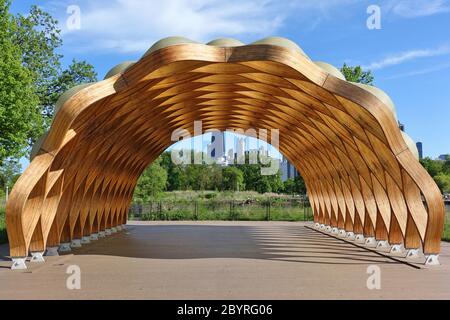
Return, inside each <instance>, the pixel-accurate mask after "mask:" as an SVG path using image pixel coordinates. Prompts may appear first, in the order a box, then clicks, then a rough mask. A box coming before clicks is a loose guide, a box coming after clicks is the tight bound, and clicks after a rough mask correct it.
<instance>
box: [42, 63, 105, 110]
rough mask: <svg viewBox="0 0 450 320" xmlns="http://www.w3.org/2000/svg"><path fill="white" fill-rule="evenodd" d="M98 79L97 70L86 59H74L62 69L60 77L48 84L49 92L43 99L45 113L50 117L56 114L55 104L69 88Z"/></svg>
mask: <svg viewBox="0 0 450 320" xmlns="http://www.w3.org/2000/svg"><path fill="white" fill-rule="evenodd" d="M95 81H97V72H95V69H94V67H93V66H92V65H91V64H89V63H87V62H86V61H76V60H75V59H73V60H72V63H71V64H70V65H69V67H68V68H67V69H66V70H64V71H62V72H61V74H59V75H58V77H57V78H56V79H55V80H54V81H53V82H52V83H50V84H49V85H48V87H47V88H48V89H47V90H48V93H47V94H46V96H45V98H44V99H43V100H44V101H45V102H44V106H43V115H44V117H45V118H46V119H50V118H52V117H53V115H54V106H55V104H56V101H58V98H59V97H60V96H61V95H62V94H63V93H64V92H66V91H67V90H69V89H70V88H72V87H75V86H77V85H80V84H84V83H91V82H95Z"/></svg>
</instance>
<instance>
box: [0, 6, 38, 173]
mask: <svg viewBox="0 0 450 320" xmlns="http://www.w3.org/2000/svg"><path fill="white" fill-rule="evenodd" d="M9 5H10V4H9V1H4V0H3V1H0V48H1V50H0V102H1V103H0V166H1V165H3V162H4V161H5V159H6V158H8V157H15V158H20V157H21V156H23V155H24V154H25V150H24V149H25V147H26V146H27V145H28V140H27V139H28V137H29V136H30V135H31V134H32V132H34V129H35V127H36V124H38V125H39V123H40V122H41V118H40V115H39V112H38V110H37V108H36V105H37V103H38V98H37V96H36V94H35V90H34V87H33V77H32V73H31V72H30V71H29V70H27V68H25V67H24V66H23V65H22V56H21V54H22V53H21V47H20V46H19V45H17V44H16V43H14V42H13V41H12V35H13V34H14V32H15V31H16V30H17V28H16V26H15V24H14V20H13V19H12V16H11V15H10V14H9Z"/></svg>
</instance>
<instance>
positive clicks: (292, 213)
mask: <svg viewBox="0 0 450 320" xmlns="http://www.w3.org/2000/svg"><path fill="white" fill-rule="evenodd" d="M129 218H130V219H131V220H168V221H173V220H243V221H263V220H266V221H270V220H272V221H311V220H312V219H313V212H312V209H311V206H310V205H309V202H308V200H306V199H297V198H295V199H269V200H243V201H239V200H159V201H151V202H148V203H145V204H132V205H131V207H130V211H129Z"/></svg>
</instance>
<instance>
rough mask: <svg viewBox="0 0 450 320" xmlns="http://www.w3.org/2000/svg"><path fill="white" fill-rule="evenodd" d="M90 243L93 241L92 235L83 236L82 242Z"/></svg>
mask: <svg viewBox="0 0 450 320" xmlns="http://www.w3.org/2000/svg"><path fill="white" fill-rule="evenodd" d="M89 243H91V239H90V236H85V237H83V238H81V244H89Z"/></svg>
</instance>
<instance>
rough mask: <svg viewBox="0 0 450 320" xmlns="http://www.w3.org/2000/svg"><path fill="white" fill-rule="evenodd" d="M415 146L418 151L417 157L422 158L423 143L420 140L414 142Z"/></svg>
mask: <svg viewBox="0 0 450 320" xmlns="http://www.w3.org/2000/svg"><path fill="white" fill-rule="evenodd" d="M416 147H417V151H419V159H420V160H422V159H423V144H422V142H420V141H419V142H417V143H416Z"/></svg>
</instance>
